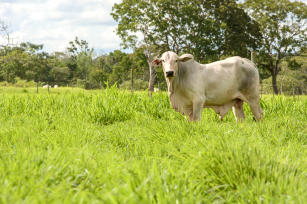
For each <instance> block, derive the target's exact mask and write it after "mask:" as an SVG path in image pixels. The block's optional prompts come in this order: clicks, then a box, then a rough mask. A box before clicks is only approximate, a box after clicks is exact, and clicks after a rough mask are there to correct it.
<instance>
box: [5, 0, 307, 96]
mask: <svg viewBox="0 0 307 204" xmlns="http://www.w3.org/2000/svg"><path fill="white" fill-rule="evenodd" d="M111 15H112V17H113V18H114V20H115V21H116V22H117V23H118V26H117V30H116V33H117V35H118V36H119V37H120V38H121V40H122V47H123V48H130V49H131V50H133V52H132V53H124V52H122V51H120V50H115V51H113V52H110V53H108V54H103V55H100V56H98V55H97V54H95V52H94V50H93V49H92V48H89V46H88V43H87V42H86V41H85V40H82V39H78V38H77V37H76V38H75V39H74V40H72V41H71V42H69V44H68V46H67V50H66V51H65V52H55V53H51V54H50V53H46V52H44V51H43V49H42V48H43V46H42V45H35V44H32V43H21V44H20V45H18V46H10V45H7V46H5V45H4V46H2V47H1V49H0V80H1V81H6V82H10V83H14V81H16V77H18V78H20V79H25V80H33V81H35V82H37V84H38V83H39V82H44V83H48V84H58V85H69V86H82V87H84V88H102V87H105V86H108V85H114V84H116V85H117V86H119V87H123V88H130V87H131V88H133V87H135V88H136V89H145V88H147V87H148V89H149V91H153V87H154V86H159V87H160V88H165V83H164V80H163V76H162V73H161V69H154V68H153V67H152V66H151V61H152V60H153V59H154V58H155V57H156V56H159V55H160V54H161V53H163V52H164V51H168V50H172V51H174V52H176V53H178V54H183V53H191V54H193V55H194V57H195V59H197V60H198V61H199V62H202V63H209V62H212V61H215V60H220V59H224V58H226V57H229V56H234V55H238V56H241V57H246V58H250V56H251V52H254V53H256V57H255V59H254V62H255V63H256V64H257V66H258V68H259V72H260V75H261V79H262V80H263V81H262V82H263V83H264V84H268V80H270V82H269V83H270V84H271V86H270V87H271V88H272V90H273V91H274V93H276V94H278V93H280V92H281V90H282V89H280V87H279V86H282V87H283V88H284V89H285V87H287V83H291V84H295V86H299V88H300V90H302V89H305V88H307V87H306V86H307V85H306V84H307V72H306V70H307V67H306V66H307V65H306V63H307V62H306V57H307V56H306V55H307V49H306V48H307V26H306V25H307V5H306V4H305V3H303V2H300V1H290V0H278V1H277V0H266V1H263V0H245V1H236V0H195V1H190V0H180V1H174V0H163V1H161V0H123V1H122V2H121V3H118V4H114V6H113V9H112V13H111ZM2 28H5V27H2ZM0 29H1V26H0ZM140 36H141V37H140ZM281 74H282V75H284V76H286V77H280V78H279V80H278V77H277V76H278V75H281ZM285 78H287V79H285ZM148 81H149V84H148ZM280 81H283V82H282V83H280ZM287 81H288V82H287ZM297 90H298V93H300V92H302V91H299V89H297Z"/></svg>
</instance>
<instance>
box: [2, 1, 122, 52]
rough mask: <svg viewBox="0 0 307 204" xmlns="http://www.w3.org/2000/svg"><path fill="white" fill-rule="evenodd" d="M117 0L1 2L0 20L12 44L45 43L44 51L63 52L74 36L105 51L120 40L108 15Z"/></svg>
mask: <svg viewBox="0 0 307 204" xmlns="http://www.w3.org/2000/svg"><path fill="white" fill-rule="evenodd" d="M119 2H120V0H75V1H69V0H1V1H0V19H3V20H4V21H5V22H7V23H8V24H9V25H10V26H11V30H12V34H11V35H12V36H13V37H14V39H15V42H17V41H18V42H27V41H29V42H32V43H37V44H44V47H45V49H46V50H47V51H63V50H64V49H65V47H67V45H68V42H69V41H71V40H73V39H74V38H75V36H78V37H79V38H80V39H83V40H86V41H87V42H89V44H90V46H92V47H94V48H96V49H99V50H103V51H105V52H108V51H110V50H114V49H119V48H120V47H119V44H120V39H119V37H117V36H116V34H115V32H114V30H115V28H116V22H115V21H114V20H113V19H112V17H111V16H110V13H111V9H112V6H113V5H114V3H119Z"/></svg>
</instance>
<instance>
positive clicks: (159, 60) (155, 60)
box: [151, 58, 162, 66]
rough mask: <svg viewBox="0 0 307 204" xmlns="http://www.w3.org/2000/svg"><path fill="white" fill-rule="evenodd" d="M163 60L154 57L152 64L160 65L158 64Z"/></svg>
mask: <svg viewBox="0 0 307 204" xmlns="http://www.w3.org/2000/svg"><path fill="white" fill-rule="evenodd" d="M161 62H162V60H161V59H159V58H157V59H154V60H153V61H152V62H151V64H152V65H153V66H158V65H160V64H161Z"/></svg>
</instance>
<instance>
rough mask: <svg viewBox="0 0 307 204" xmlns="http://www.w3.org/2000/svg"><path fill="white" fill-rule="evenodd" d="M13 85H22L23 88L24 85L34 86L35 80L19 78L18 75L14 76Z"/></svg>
mask: <svg viewBox="0 0 307 204" xmlns="http://www.w3.org/2000/svg"><path fill="white" fill-rule="evenodd" d="M14 85H15V86H16V87H23V88H26V87H36V82H35V81H33V80H31V81H27V80H23V79H20V78H19V77H16V78H15V84H14Z"/></svg>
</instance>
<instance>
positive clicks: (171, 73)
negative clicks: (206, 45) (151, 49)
mask: <svg viewBox="0 0 307 204" xmlns="http://www.w3.org/2000/svg"><path fill="white" fill-rule="evenodd" d="M190 59H193V56H192V55H190V54H184V55H182V56H180V57H178V55H177V54H176V53H174V52H171V51H168V52H165V53H163V55H162V57H161V58H157V59H155V60H153V61H152V65H154V66H158V65H160V64H161V63H162V67H163V72H164V76H165V78H169V79H170V78H173V77H176V75H177V72H178V67H179V66H178V63H180V62H186V61H188V60H190Z"/></svg>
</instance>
